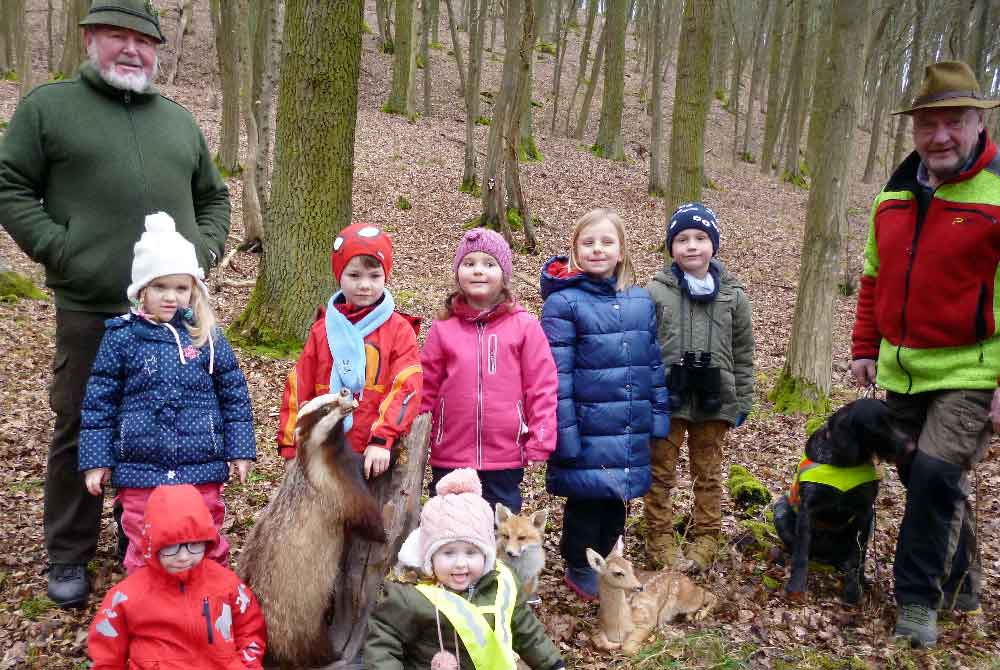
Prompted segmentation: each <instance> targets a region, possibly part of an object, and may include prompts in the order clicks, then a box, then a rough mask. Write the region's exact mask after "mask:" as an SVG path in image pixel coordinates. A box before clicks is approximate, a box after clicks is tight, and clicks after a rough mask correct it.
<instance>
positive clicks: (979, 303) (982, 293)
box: [976, 284, 987, 363]
mask: <svg viewBox="0 0 1000 670" xmlns="http://www.w3.org/2000/svg"><path fill="white" fill-rule="evenodd" d="M986 292H987V291H986V284H980V285H979V299H978V300H976V344H977V345H978V346H979V362H980V363H982V362H983V340H985V339H986V316H984V315H983V310H984V309H985V307H986Z"/></svg>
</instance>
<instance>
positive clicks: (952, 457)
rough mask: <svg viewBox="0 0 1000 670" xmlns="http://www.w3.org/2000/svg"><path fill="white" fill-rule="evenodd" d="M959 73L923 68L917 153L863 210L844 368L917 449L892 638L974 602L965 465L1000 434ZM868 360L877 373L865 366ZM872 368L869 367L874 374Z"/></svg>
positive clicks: (978, 210)
mask: <svg viewBox="0 0 1000 670" xmlns="http://www.w3.org/2000/svg"><path fill="white" fill-rule="evenodd" d="M997 105H1000V102H996V101H990V100H985V99H983V98H982V97H981V96H980V94H979V86H978V84H977V82H976V79H975V75H974V74H973V73H972V70H971V68H969V66H968V65H966V64H965V63H960V62H957V61H947V62H941V63H935V64H933V65H930V66H928V67H927V70H926V74H925V81H924V83H923V86H922V87H921V89H920V91H919V92H918V93H917V96H916V98H915V100H914V102H913V104H912V105H911V106H910V107H909V108H908V109H905V110H902V111H901V112H897V113H901V114H908V115H910V116H911V117H912V118H913V142H914V145H915V148H916V150H915V151H914V152H913V153H911V154H910V155H909V156H908V157H907V158H906V160H904V161H903V163H902V164H901V165H900V166H899V167H898V168H897V169H896V171H895V173H894V174H893V175H892V177H891V178H890V179H889V183H888V184H886V186H885V188H883V189H882V192H881V193H879V195H878V196H877V197H876V199H875V203H874V205H873V206H872V216H871V225H870V228H869V232H868V243H867V246H866V247H865V266H864V274H863V276H862V278H861V291H860V295H859V296H858V306H857V318H856V321H855V325H854V332H853V334H852V352H851V353H852V357H853V359H854V360H853V362H852V364H851V371H852V372H853V374H854V376H855V379H856V380H857V382H858V384H859V385H861V386H867V385H870V384H873V383H876V382H877V383H878V384H879V385H880V386H882V387H884V388H885V389H886V390H887V392H888V397H887V401H888V403H889V408H890V410H891V411H892V414H893V417H894V419H895V420H896V421H897V423H898V425H899V427H900V428H901V429H903V430H904V431H905V432H907V433H908V434H909V435H910V436H911V437H912V438H913V439H914V441H916V443H917V451H916V453H915V455H914V457H913V461H912V464H911V465H910V466H909V468H908V470H907V469H904V470H903V471H904V472H908V474H907V476H906V478H905V481H904V484H905V485H906V487H907V495H906V509H905V512H904V515H903V522H902V524H901V526H900V531H899V539H898V541H897V544H896V559H895V564H894V576H895V594H896V603H897V605H898V613H897V620H896V635H897V636H898V637H902V638H907V639H909V640H910V641H911V642H913V643H914V644H919V645H926V646H930V645H933V644H934V643H935V642H936V640H937V609H938V608H946V609H951V608H955V609H958V610H961V611H965V612H975V611H977V610H979V595H980V592H981V570H980V565H979V556H978V552H977V551H976V538H975V518H974V516H973V509H972V507H971V505H970V504H969V500H968V496H969V493H970V485H969V477H968V475H969V472H970V471H971V470H972V468H973V467H974V466H975V465H976V463H978V462H979V460H980V459H981V458H982V456H983V454H984V452H985V450H986V445H987V442H988V441H989V437H990V433H991V430H992V431H1000V391H998V390H997V385H998V376H1000V336H998V332H997V323H998V322H1000V290H998V289H1000V225H997V224H998V223H1000V157H998V155H997V147H996V145H995V144H994V143H993V141H992V140H991V139H990V138H989V136H988V134H987V132H986V130H985V128H984V124H983V117H984V111H983V110H985V109H989V108H991V107H995V106H997ZM876 364H877V367H876ZM876 370H877V372H876Z"/></svg>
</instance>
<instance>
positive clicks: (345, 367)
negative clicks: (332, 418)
mask: <svg viewBox="0 0 1000 670" xmlns="http://www.w3.org/2000/svg"><path fill="white" fill-rule="evenodd" d="M330 261H331V265H332V267H333V275H334V277H336V279H337V283H338V284H340V290H339V291H337V292H336V293H335V294H333V296H332V297H331V298H330V301H329V303H328V304H327V306H326V310H325V311H322V310H321V311H320V313H319V315H318V317H317V319H316V322H315V323H313V326H312V329H311V330H310V331H309V339H308V340H306V346H305V348H304V349H303V350H302V355H301V356H299V360H298V362H297V363H296V364H295V368H294V369H293V370H292V371H291V372H290V373H288V380H287V381H286V383H285V393H284V396H283V397H282V399H281V415H280V417H279V419H278V436H277V441H278V449H279V451H280V452H281V455H282V456H284V457H285V458H286V459H289V460H291V459H293V458H295V422H296V420H297V419H298V415H299V408H300V407H302V406H303V405H304V404H305V403H307V402H309V401H310V400H312V399H313V398H315V397H316V396H320V395H323V394H324V393H338V392H339V391H340V389H342V388H347V389H349V390H350V391H351V393H353V394H354V396H355V398H357V400H358V408H357V409H356V410H354V412H353V413H352V414H350V415H349V416H348V417H347V418H346V419H345V420H344V430H345V432H346V433H347V441H348V443H349V444H350V445H351V448H352V449H354V451H355V452H357V453H359V454H364V472H365V477H366V478H374V477H377V476H379V475H381V474H382V473H384V472H385V471H386V470H388V469H389V460H390V458H389V457H390V454H391V451H392V445H393V444H394V443H395V442H396V440H398V439H399V438H400V437H401V436H402V435H405V434H406V433H407V432H409V430H410V425H411V424H412V423H413V419H414V418H416V416H417V410H418V409H419V407H420V388H421V380H422V376H421V369H420V354H419V352H418V350H417V333H418V332H419V331H420V319H419V318H416V317H411V316H407V315H405V314H402V313H400V312H397V311H395V303H394V302H393V299H392V294H391V293H390V292H389V291H388V289H386V288H385V283H386V281H388V279H389V272H390V271H391V270H392V241H391V240H390V239H389V236H388V235H386V234H385V233H383V232H382V231H381V230H379V229H378V228H377V227H376V226H373V225H371V224H369V223H355V224H353V225H350V226H348V227H347V228H344V229H343V230H342V231H340V234H339V235H337V239H336V240H334V242H333V253H332V254H331V255H330Z"/></svg>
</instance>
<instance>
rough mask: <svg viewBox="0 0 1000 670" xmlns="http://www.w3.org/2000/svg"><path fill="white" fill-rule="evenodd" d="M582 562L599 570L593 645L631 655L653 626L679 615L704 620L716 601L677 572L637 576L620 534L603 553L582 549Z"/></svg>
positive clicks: (668, 571) (665, 571)
mask: <svg viewBox="0 0 1000 670" xmlns="http://www.w3.org/2000/svg"><path fill="white" fill-rule="evenodd" d="M587 561H588V562H589V563H590V567H592V568H593V569H594V570H596V571H597V574H598V582H597V587H598V592H599V593H600V600H601V608H600V611H599V613H598V622H599V626H600V629H599V630H598V632H597V634H596V635H595V636H594V640H593V642H594V646H596V647H597V648H598V649H603V650H605V651H610V650H614V649H621V650H622V651H623V652H625V653H626V654H634V653H635V652H637V651H639V648H640V647H641V646H642V643H643V642H644V641H645V640H646V638H647V637H649V634H650V633H652V632H653V630H655V629H656V628H657V627H658V626H662V625H664V624H667V623H669V622H671V621H673V620H674V619H675V618H676V617H677V616H679V615H681V614H694V618H695V619H701V618H704V617H705V616H706V615H707V614H709V613H710V612H711V611H712V609H713V608H714V606H715V604H716V602H718V598H717V597H716V596H715V595H714V594H712V593H711V592H709V591H706V590H705V589H703V588H701V587H700V586H698V585H697V584H695V583H694V582H693V581H691V579H690V578H689V577H687V576H686V575H684V574H682V573H680V572H675V571H673V570H662V571H659V572H643V571H640V574H639V576H638V577H637V576H636V574H635V570H634V569H633V568H632V563H631V561H629V560H628V559H627V558H625V546H624V544H623V543H622V539H621V538H620V537H619V538H618V542H617V543H615V546H614V548H613V549H612V550H611V553H609V554H608V555H607V557H602V556H601V555H600V554H598V553H597V552H596V551H594V550H593V549H587Z"/></svg>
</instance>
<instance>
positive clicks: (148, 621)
mask: <svg viewBox="0 0 1000 670" xmlns="http://www.w3.org/2000/svg"><path fill="white" fill-rule="evenodd" d="M145 522H146V536H145V538H146V547H145V548H144V549H145V550H146V551H145V553H146V554H147V558H146V565H145V566H143V567H142V568H140V569H139V570H137V571H136V572H135V573H133V574H132V575H130V576H128V577H126V578H125V579H124V580H123V581H121V582H119V583H118V584H116V585H115V586H113V587H112V588H111V590H110V591H109V592H108V594H107V595H106V596H105V597H104V601H103V602H102V603H101V607H100V608H99V609H98V610H97V615H96V616H95V617H94V621H93V623H91V625H90V634H89V636H88V638H87V652H88V654H89V655H90V658H91V660H92V661H93V665H92V666H91V668H92V670H125V669H126V668H129V669H130V670H152V669H153V668H156V669H157V670H258V669H259V668H262V667H263V665H262V663H261V661H262V659H263V658H264V651H265V647H266V644H267V630H266V627H265V624H264V614H263V613H262V611H261V609H260V605H259V604H258V603H257V599H256V598H255V597H254V595H253V593H252V592H251V591H250V588H249V587H247V585H246V584H244V583H243V582H242V580H240V578H239V577H237V576H236V574H235V573H234V572H233V571H232V570H230V569H228V568H224V567H222V566H221V565H219V564H218V563H216V562H215V561H213V560H209V559H206V558H204V554H203V555H202V560H201V562H200V563H198V564H197V565H195V566H194V567H192V568H191V569H189V570H185V571H184V572H180V573H175V574H171V573H168V572H167V571H166V570H164V568H163V566H162V565H161V564H160V561H159V555H158V552H159V550H160V549H162V548H163V547H166V546H169V545H172V544H180V543H182V542H197V541H206V542H208V543H210V544H211V543H213V542H217V541H218V537H219V534H218V532H217V531H216V530H215V525H214V524H213V523H212V517H211V515H210V514H209V512H208V509H207V508H206V507H205V503H204V502H203V501H202V499H201V494H199V493H198V490H197V489H195V488H194V487H193V486H191V485H190V484H180V485H174V486H160V487H157V489H156V490H155V491H153V493H152V494H151V495H150V497H149V502H147V503H146V511H145ZM208 551H209V549H208V548H207V547H206V550H205V553H206V554H207V553H208Z"/></svg>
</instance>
